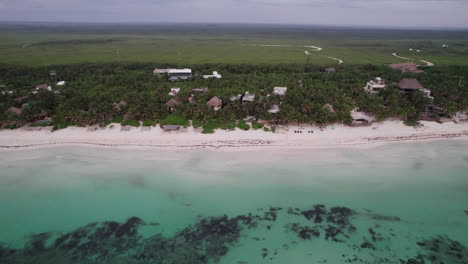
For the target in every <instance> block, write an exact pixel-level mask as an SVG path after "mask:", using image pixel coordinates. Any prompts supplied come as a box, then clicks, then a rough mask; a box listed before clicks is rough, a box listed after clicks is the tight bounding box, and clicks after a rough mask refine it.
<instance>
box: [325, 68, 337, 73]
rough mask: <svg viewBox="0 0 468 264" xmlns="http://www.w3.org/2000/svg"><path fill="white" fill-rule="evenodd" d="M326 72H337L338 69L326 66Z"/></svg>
mask: <svg viewBox="0 0 468 264" xmlns="http://www.w3.org/2000/svg"><path fill="white" fill-rule="evenodd" d="M325 72H329V73H335V72H336V69H335V68H326V69H325Z"/></svg>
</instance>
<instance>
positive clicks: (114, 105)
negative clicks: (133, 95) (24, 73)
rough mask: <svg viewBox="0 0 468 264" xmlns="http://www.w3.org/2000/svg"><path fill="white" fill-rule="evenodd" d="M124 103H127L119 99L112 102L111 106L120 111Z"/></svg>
mask: <svg viewBox="0 0 468 264" xmlns="http://www.w3.org/2000/svg"><path fill="white" fill-rule="evenodd" d="M124 105H127V102H125V101H120V102H118V103H116V102H114V103H112V106H113V107H114V109H115V110H117V111H121V110H122V106H124Z"/></svg>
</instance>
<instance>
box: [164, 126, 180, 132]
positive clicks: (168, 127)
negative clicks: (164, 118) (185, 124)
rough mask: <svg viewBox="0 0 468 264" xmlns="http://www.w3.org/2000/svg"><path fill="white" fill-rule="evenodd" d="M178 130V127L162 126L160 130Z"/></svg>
mask: <svg viewBox="0 0 468 264" xmlns="http://www.w3.org/2000/svg"><path fill="white" fill-rule="evenodd" d="M179 128H180V126H178V125H164V126H163V127H162V129H163V130H164V131H175V130H179Z"/></svg>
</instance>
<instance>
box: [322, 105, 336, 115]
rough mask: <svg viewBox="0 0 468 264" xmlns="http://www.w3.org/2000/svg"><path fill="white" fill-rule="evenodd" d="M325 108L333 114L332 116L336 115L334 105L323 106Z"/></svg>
mask: <svg viewBox="0 0 468 264" xmlns="http://www.w3.org/2000/svg"><path fill="white" fill-rule="evenodd" d="M323 108H325V109H327V110H328V112H329V113H331V114H334V113H335V109H334V108H333V105H331V104H325V105H324V106H323Z"/></svg>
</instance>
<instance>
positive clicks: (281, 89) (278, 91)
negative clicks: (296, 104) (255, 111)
mask: <svg viewBox="0 0 468 264" xmlns="http://www.w3.org/2000/svg"><path fill="white" fill-rule="evenodd" d="M287 91H288V87H275V88H273V94H275V95H279V96H285V95H286V92H287Z"/></svg>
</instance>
